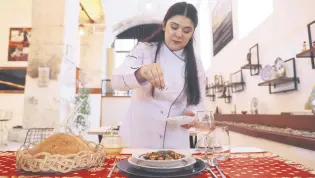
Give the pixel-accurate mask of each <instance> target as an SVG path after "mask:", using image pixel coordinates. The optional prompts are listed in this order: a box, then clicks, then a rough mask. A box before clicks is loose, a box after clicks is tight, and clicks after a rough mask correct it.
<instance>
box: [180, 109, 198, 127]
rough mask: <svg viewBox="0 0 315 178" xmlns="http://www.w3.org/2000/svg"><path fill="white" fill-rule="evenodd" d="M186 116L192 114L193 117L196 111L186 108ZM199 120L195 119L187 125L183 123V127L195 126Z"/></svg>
mask: <svg viewBox="0 0 315 178" xmlns="http://www.w3.org/2000/svg"><path fill="white" fill-rule="evenodd" d="M184 116H191V117H194V116H195V113H194V112H192V111H190V110H185V111H184ZM196 122H197V120H196V119H194V120H193V121H192V122H191V123H190V124H185V125H181V127H182V128H185V129H190V128H191V127H193V126H195V123H196Z"/></svg>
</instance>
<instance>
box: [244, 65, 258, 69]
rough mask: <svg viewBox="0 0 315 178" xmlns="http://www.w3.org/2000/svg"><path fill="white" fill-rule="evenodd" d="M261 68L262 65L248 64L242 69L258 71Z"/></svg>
mask: <svg viewBox="0 0 315 178" xmlns="http://www.w3.org/2000/svg"><path fill="white" fill-rule="evenodd" d="M258 68H261V65H260V64H246V65H244V66H242V67H241V69H258Z"/></svg>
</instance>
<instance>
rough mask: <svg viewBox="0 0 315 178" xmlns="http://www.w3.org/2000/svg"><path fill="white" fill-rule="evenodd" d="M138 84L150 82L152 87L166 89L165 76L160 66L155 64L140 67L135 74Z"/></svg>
mask: <svg viewBox="0 0 315 178" xmlns="http://www.w3.org/2000/svg"><path fill="white" fill-rule="evenodd" d="M135 75H136V78H137V80H138V82H140V83H142V82H144V81H148V82H150V83H151V84H152V86H154V87H157V88H164V87H165V82H164V74H163V71H162V68H161V66H160V64H157V63H153V64H148V65H145V66H142V67H140V69H138V70H137V71H136V73H135Z"/></svg>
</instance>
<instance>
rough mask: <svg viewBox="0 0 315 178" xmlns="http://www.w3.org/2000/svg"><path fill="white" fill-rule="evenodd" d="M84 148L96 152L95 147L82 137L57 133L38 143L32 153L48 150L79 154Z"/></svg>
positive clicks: (63, 153) (55, 152)
mask: <svg viewBox="0 0 315 178" xmlns="http://www.w3.org/2000/svg"><path fill="white" fill-rule="evenodd" d="M82 150H85V151H93V152H95V148H93V147H92V146H91V145H89V143H88V142H87V141H85V140H84V139H82V137H79V136H75V135H72V134H68V133H56V134H54V135H52V136H49V137H48V138H46V139H45V140H43V141H42V142H41V143H39V144H37V145H36V147H35V148H34V149H33V150H32V153H33V154H37V153H41V152H47V153H50V154H61V155H67V154H77V153H78V152H80V151H82Z"/></svg>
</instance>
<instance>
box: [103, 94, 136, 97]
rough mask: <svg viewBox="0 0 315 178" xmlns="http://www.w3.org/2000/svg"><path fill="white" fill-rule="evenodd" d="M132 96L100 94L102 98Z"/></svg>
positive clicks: (126, 95)
mask: <svg viewBox="0 0 315 178" xmlns="http://www.w3.org/2000/svg"><path fill="white" fill-rule="evenodd" d="M131 96H132V94H124V95H122V94H102V97H131Z"/></svg>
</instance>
